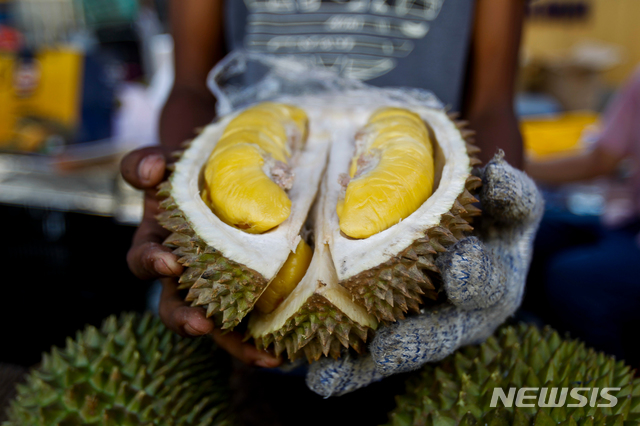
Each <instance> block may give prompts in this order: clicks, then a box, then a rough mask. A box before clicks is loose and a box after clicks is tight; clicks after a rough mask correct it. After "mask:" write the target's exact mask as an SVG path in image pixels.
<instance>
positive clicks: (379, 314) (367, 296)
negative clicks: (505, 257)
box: [341, 115, 482, 322]
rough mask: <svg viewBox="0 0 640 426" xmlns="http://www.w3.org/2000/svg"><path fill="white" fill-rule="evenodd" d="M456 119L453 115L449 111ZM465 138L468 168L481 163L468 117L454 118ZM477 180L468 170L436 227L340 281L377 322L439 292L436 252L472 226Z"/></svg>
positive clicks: (479, 182) (413, 309)
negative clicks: (452, 203) (467, 127)
mask: <svg viewBox="0 0 640 426" xmlns="http://www.w3.org/2000/svg"><path fill="white" fill-rule="evenodd" d="M449 117H450V118H451V119H455V117H456V116H455V115H450V116H449ZM455 124H456V127H457V128H458V129H459V131H460V135H461V136H462V138H463V139H464V140H465V143H466V149H467V154H468V155H469V158H470V165H471V167H474V166H477V165H479V164H480V160H479V159H478V158H477V157H476V154H477V153H478V152H480V149H479V148H478V147H476V146H475V145H474V139H473V135H474V132H473V131H470V130H467V129H466V126H467V124H468V123H467V122H465V121H455ZM481 185H482V180H481V179H480V178H479V177H477V176H474V175H473V174H469V176H468V177H467V179H466V182H465V185H464V186H465V187H464V190H463V192H462V193H461V194H460V195H459V196H458V198H457V200H456V201H455V202H454V205H453V207H452V208H451V210H449V212H447V213H445V214H444V215H442V217H441V220H440V223H439V225H438V226H435V227H431V228H429V229H427V230H426V231H425V233H424V236H423V237H421V238H418V239H416V240H415V241H414V242H413V243H412V244H410V245H409V246H408V247H406V248H405V249H403V250H402V251H400V252H399V253H398V254H397V255H395V256H393V257H391V258H390V259H389V260H387V261H386V262H384V263H381V264H380V265H378V266H376V267H375V268H372V269H369V270H366V271H363V272H361V273H359V274H357V275H354V276H353V277H350V278H348V279H346V280H343V281H342V282H341V284H342V285H343V286H344V287H345V288H346V289H347V290H349V292H350V293H351V294H352V295H353V298H354V300H356V301H358V302H359V303H360V304H362V305H363V306H365V307H366V308H367V311H368V312H369V313H371V314H373V315H375V317H376V318H377V319H378V321H386V322H394V321H397V320H399V319H404V317H405V314H406V313H408V312H414V313H417V312H419V309H420V305H422V304H423V303H424V301H425V298H426V299H431V300H436V299H437V298H438V294H439V292H440V285H439V280H440V270H439V269H438V267H437V266H436V263H435V257H436V256H437V255H438V254H439V253H443V252H445V251H446V250H447V247H449V246H451V245H452V244H455V243H456V242H457V241H458V240H460V239H461V238H464V237H465V236H467V235H469V234H470V233H471V231H473V226H471V223H472V221H473V217H474V216H479V215H480V214H481V211H480V209H479V208H478V207H476V206H474V203H477V202H478V200H477V199H476V198H475V194H477V193H478V191H479V188H480V186H481Z"/></svg>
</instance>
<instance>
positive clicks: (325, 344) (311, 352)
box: [252, 294, 373, 362]
mask: <svg viewBox="0 0 640 426" xmlns="http://www.w3.org/2000/svg"><path fill="white" fill-rule="evenodd" d="M252 320H257V321H259V320H260V317H259V316H257V317H256V318H255V319H254V318H252ZM369 333H373V331H372V330H371V329H370V328H369V327H365V326H362V325H360V324H358V323H356V322H354V321H353V320H351V319H350V318H349V317H348V316H346V315H345V314H344V313H342V312H341V311H340V310H339V309H337V308H336V307H335V306H334V305H333V304H332V303H330V302H329V301H328V300H327V299H326V298H324V297H323V296H320V295H318V294H314V295H313V296H311V297H310V298H309V299H308V300H307V301H306V302H305V303H304V305H303V306H302V307H301V308H300V309H299V310H298V311H297V312H296V314H295V315H294V316H292V317H291V318H289V319H288V320H287V321H286V322H285V325H284V326H283V327H282V328H280V329H278V330H276V331H275V332H273V333H268V334H265V335H263V336H261V337H258V338H256V339H255V342H256V346H257V347H258V349H266V348H268V347H269V346H271V345H273V347H274V350H275V352H276V355H278V356H279V355H280V354H281V353H282V352H284V351H285V350H286V351H287V355H288V356H289V359H291V360H295V359H297V358H302V357H303V356H305V357H306V358H307V360H308V361H309V362H312V361H316V360H318V359H320V357H321V356H322V355H325V356H332V357H334V358H338V357H340V349H341V347H345V348H349V347H351V348H353V349H355V350H356V351H357V352H361V351H363V350H364V349H365V345H364V344H365V342H366V341H367V338H368V337H369Z"/></svg>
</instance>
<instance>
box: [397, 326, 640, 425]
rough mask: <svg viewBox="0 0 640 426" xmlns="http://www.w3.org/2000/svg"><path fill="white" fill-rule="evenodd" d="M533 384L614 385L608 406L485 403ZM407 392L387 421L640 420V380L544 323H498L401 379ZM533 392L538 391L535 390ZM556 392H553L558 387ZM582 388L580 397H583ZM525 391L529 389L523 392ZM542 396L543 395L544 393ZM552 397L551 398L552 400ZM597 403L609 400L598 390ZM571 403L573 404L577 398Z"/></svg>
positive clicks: (548, 422) (586, 422) (628, 422)
mask: <svg viewBox="0 0 640 426" xmlns="http://www.w3.org/2000/svg"><path fill="white" fill-rule="evenodd" d="M511 387H515V388H516V392H517V391H518V390H520V389H522V388H523V387H532V388H543V387H546V388H552V387H561V388H563V387H564V388H569V390H570V389H571V388H575V387H580V388H589V391H588V399H590V398H591V392H592V389H593V388H598V389H602V388H603V387H613V388H621V389H620V390H619V391H612V392H610V393H611V395H612V396H615V397H616V398H618V402H617V404H616V405H615V406H614V407H597V406H596V407H591V406H590V404H587V405H586V406H584V407H570V406H569V404H576V403H577V401H576V400H574V399H572V398H571V397H570V395H567V400H566V402H565V404H564V405H563V406H560V407H540V406H539V403H538V396H539V393H538V394H535V395H536V400H535V402H534V401H533V400H528V401H526V402H527V403H533V405H534V406H533V407H520V408H518V407H516V404H515V398H514V404H513V405H512V407H504V405H503V404H502V402H501V401H499V400H498V402H497V406H496V407H495V408H492V407H490V402H491V398H492V395H493V390H494V389H495V388H502V390H503V391H504V392H505V394H507V393H508V391H509V388H511ZM406 389H407V390H406V394H404V395H401V396H397V397H396V408H395V409H394V410H393V411H392V412H391V413H390V414H389V425H390V426H407V425H429V426H435V425H447V426H456V425H461V426H482V425H487V426H509V425H514V426H557V425H560V426H578V425H579V426H605V425H617V426H632V425H633V426H637V425H639V424H640V379H639V378H634V372H633V371H632V370H631V368H630V367H629V366H627V365H625V364H624V361H616V360H615V358H614V357H611V356H607V355H605V354H603V353H598V352H596V351H594V350H593V349H590V348H587V347H586V346H585V345H584V344H583V343H581V342H579V341H578V340H567V339H563V338H561V337H560V335H558V333H557V332H555V331H553V330H552V329H550V328H548V327H546V328H545V329H543V330H538V329H537V328H536V327H534V326H531V325H524V324H520V325H518V326H505V327H502V328H501V329H499V330H498V332H497V333H496V335H494V336H492V337H490V338H489V339H488V340H487V341H486V342H485V343H483V344H482V345H479V346H468V347H465V348H463V349H461V350H459V351H456V352H455V353H454V354H453V355H450V356H449V357H448V358H446V359H445V360H443V361H442V362H440V363H437V364H426V365H425V367H423V369H422V370H421V371H420V372H419V373H417V374H415V375H413V376H412V377H410V378H409V379H408V380H407V385H406ZM539 392H540V390H539ZM558 392H560V390H558ZM586 392H587V391H582V392H581V395H583V396H586V395H587V393H586ZM529 395H534V393H533V392H530V393H529ZM548 398H549V394H547V399H548ZM557 398H558V397H556V399H557ZM595 402H596V404H603V403H605V404H606V403H608V401H605V400H604V399H602V398H600V396H598V399H597V401H595ZM576 405H577V404H576Z"/></svg>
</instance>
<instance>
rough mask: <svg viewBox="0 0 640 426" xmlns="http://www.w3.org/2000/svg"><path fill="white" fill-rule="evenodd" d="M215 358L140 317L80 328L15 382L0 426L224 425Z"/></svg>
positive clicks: (210, 347)
mask: <svg viewBox="0 0 640 426" xmlns="http://www.w3.org/2000/svg"><path fill="white" fill-rule="evenodd" d="M216 354H218V355H220V356H223V355H222V354H221V353H219V352H217V350H216V348H215V345H214V344H213V342H212V341H211V340H210V339H205V338H203V339H198V340H194V339H187V338H182V337H180V336H178V335H176V334H174V333H172V332H171V331H170V330H168V329H167V328H166V327H165V326H164V325H162V323H161V322H160V320H159V319H158V318H156V317H154V316H152V315H151V314H149V313H147V314H145V315H144V316H140V315H138V314H123V315H121V316H120V317H115V316H111V317H109V318H108V319H106V320H105V321H104V322H103V324H102V327H101V328H100V329H97V328H95V327H93V326H88V327H86V328H85V329H84V331H82V332H80V331H79V332H78V333H77V335H76V339H75V340H73V339H71V338H68V339H67V345H66V348H65V349H58V348H56V347H54V348H52V350H51V353H48V354H47V353H45V354H43V357H42V363H41V364H40V366H39V367H38V368H36V369H34V370H33V371H32V372H31V374H29V376H28V377H27V381H26V384H23V385H18V386H17V390H18V395H17V397H16V399H15V400H14V401H12V403H11V405H10V407H9V408H8V411H7V417H8V419H9V420H8V421H7V422H5V423H3V426H31V425H33V426H36V425H37V426H54V425H61V426H62V425H64V426H72V425H96V426H97V425H100V426H121V425H126V426H134V425H135V426H138V425H140V426H142V425H145V426H151V425H176V426H178V425H182V426H211V425H230V424H232V422H231V417H230V413H229V409H228V402H227V398H228V390H227V379H226V377H225V375H224V374H223V373H222V370H221V368H220V364H219V358H220V356H216Z"/></svg>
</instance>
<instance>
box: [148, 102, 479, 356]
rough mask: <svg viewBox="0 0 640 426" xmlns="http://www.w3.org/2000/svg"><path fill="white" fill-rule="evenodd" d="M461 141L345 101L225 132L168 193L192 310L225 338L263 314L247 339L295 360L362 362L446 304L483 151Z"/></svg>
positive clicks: (236, 122) (289, 109) (422, 115)
mask: <svg viewBox="0 0 640 426" xmlns="http://www.w3.org/2000/svg"><path fill="white" fill-rule="evenodd" d="M462 127H463V126H462V125H461V124H459V123H457V122H455V121H454V120H453V119H452V118H451V117H449V116H448V115H447V113H446V112H445V111H444V110H441V109H433V108H426V107H421V106H416V105H413V106H410V107H409V106H403V105H402V104H400V105H398V104H397V103H396V104H393V103H391V104H389V105H369V104H367V103H363V102H362V101H358V100H357V99H351V98H350V97H349V96H345V97H344V98H339V97H337V96H336V95H332V96H331V97H329V98H322V97H318V98H313V97H306V98H296V99H295V100H292V101H291V102H290V103H287V104H283V103H273V102H266V103H261V104H257V105H255V106H252V107H249V108H246V109H244V110H241V111H238V112H236V113H234V114H231V115H230V116H226V117H222V118H220V119H219V121H217V122H216V123H214V124H212V125H209V126H208V127H206V128H205V129H204V131H203V132H202V133H201V134H200V135H199V136H198V137H197V138H196V139H194V140H193V141H191V142H190V144H189V145H188V147H187V148H186V149H185V150H184V152H183V153H182V154H181V157H180V159H179V161H178V162H177V163H176V164H175V169H174V172H173V174H172V175H171V177H170V179H169V180H168V181H167V182H165V183H164V184H162V185H161V187H160V191H159V196H160V197H161V198H163V199H164V200H163V202H162V204H161V206H162V207H163V208H164V209H165V210H166V211H165V212H163V213H162V214H161V215H160V216H159V217H158V220H159V222H160V223H161V224H162V225H163V226H164V227H166V228H167V229H169V230H170V231H172V234H171V235H170V236H169V237H168V238H167V240H166V241H165V244H167V245H168V246H170V247H172V248H174V253H175V254H176V255H178V256H179V258H180V260H179V262H181V263H182V264H183V265H184V266H185V267H186V269H185V272H184V273H183V275H182V276H181V277H180V288H182V289H189V292H188V295H187V296H186V299H187V301H189V302H191V303H192V305H193V306H202V307H204V308H205V309H206V311H207V316H209V317H212V318H213V319H214V320H215V321H216V323H217V324H218V325H219V326H221V328H223V329H233V328H234V327H236V326H237V325H238V324H239V323H240V322H241V321H242V320H243V318H245V316H247V315H248V314H249V313H250V312H251V313H252V315H251V317H250V318H249V321H248V331H247V333H248V336H249V337H252V338H253V339H254V341H255V343H256V345H257V346H258V347H259V348H266V347H270V346H273V347H274V349H275V352H276V354H280V353H281V352H283V351H286V352H287V354H288V356H289V358H290V359H295V358H298V357H301V356H306V357H307V359H309V360H310V361H311V360H315V359H318V358H319V357H320V356H322V355H325V356H326V355H332V356H334V357H337V356H339V355H340V352H341V348H343V347H351V348H354V349H355V350H357V351H360V350H361V349H363V348H364V342H365V341H366V340H367V339H368V338H369V337H370V336H371V335H372V333H373V331H374V330H375V329H376V328H377V325H378V323H379V322H380V321H396V320H398V319H402V318H404V315H405V314H407V313H410V312H418V310H419V309H420V306H421V305H422V304H423V303H425V302H426V301H427V300H428V299H433V300H435V299H436V298H437V297H438V294H439V289H438V283H439V279H440V276H439V270H438V267H437V266H436V264H435V261H434V256H435V255H436V254H437V253H439V252H443V251H445V250H446V247H448V246H449V245H451V244H453V243H455V242H456V241H458V239H460V238H463V237H464V236H465V235H467V234H468V233H469V232H470V231H471V230H472V229H473V228H472V227H471V225H470V223H469V222H470V220H471V218H472V217H473V216H475V215H477V214H479V209H478V208H476V207H474V206H473V203H475V202H476V201H477V200H476V199H475V198H474V196H473V195H472V193H473V192H474V191H475V190H476V189H477V188H478V187H479V186H480V179H479V178H477V177H475V176H473V175H472V174H471V169H472V167H473V166H474V165H476V164H477V163H478V160H477V159H475V158H474V156H473V154H474V153H476V152H477V151H478V150H477V148H475V147H474V146H473V145H471V144H470V143H469V137H470V136H471V133H470V132H469V131H467V130H464V129H462ZM294 269H295V270H294ZM267 290H268V291H267ZM263 294H264V299H262V300H261V302H260V303H258V300H259V299H260V298H261V297H262V296H263ZM254 308H255V309H254ZM252 311H253V312H252Z"/></svg>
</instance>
